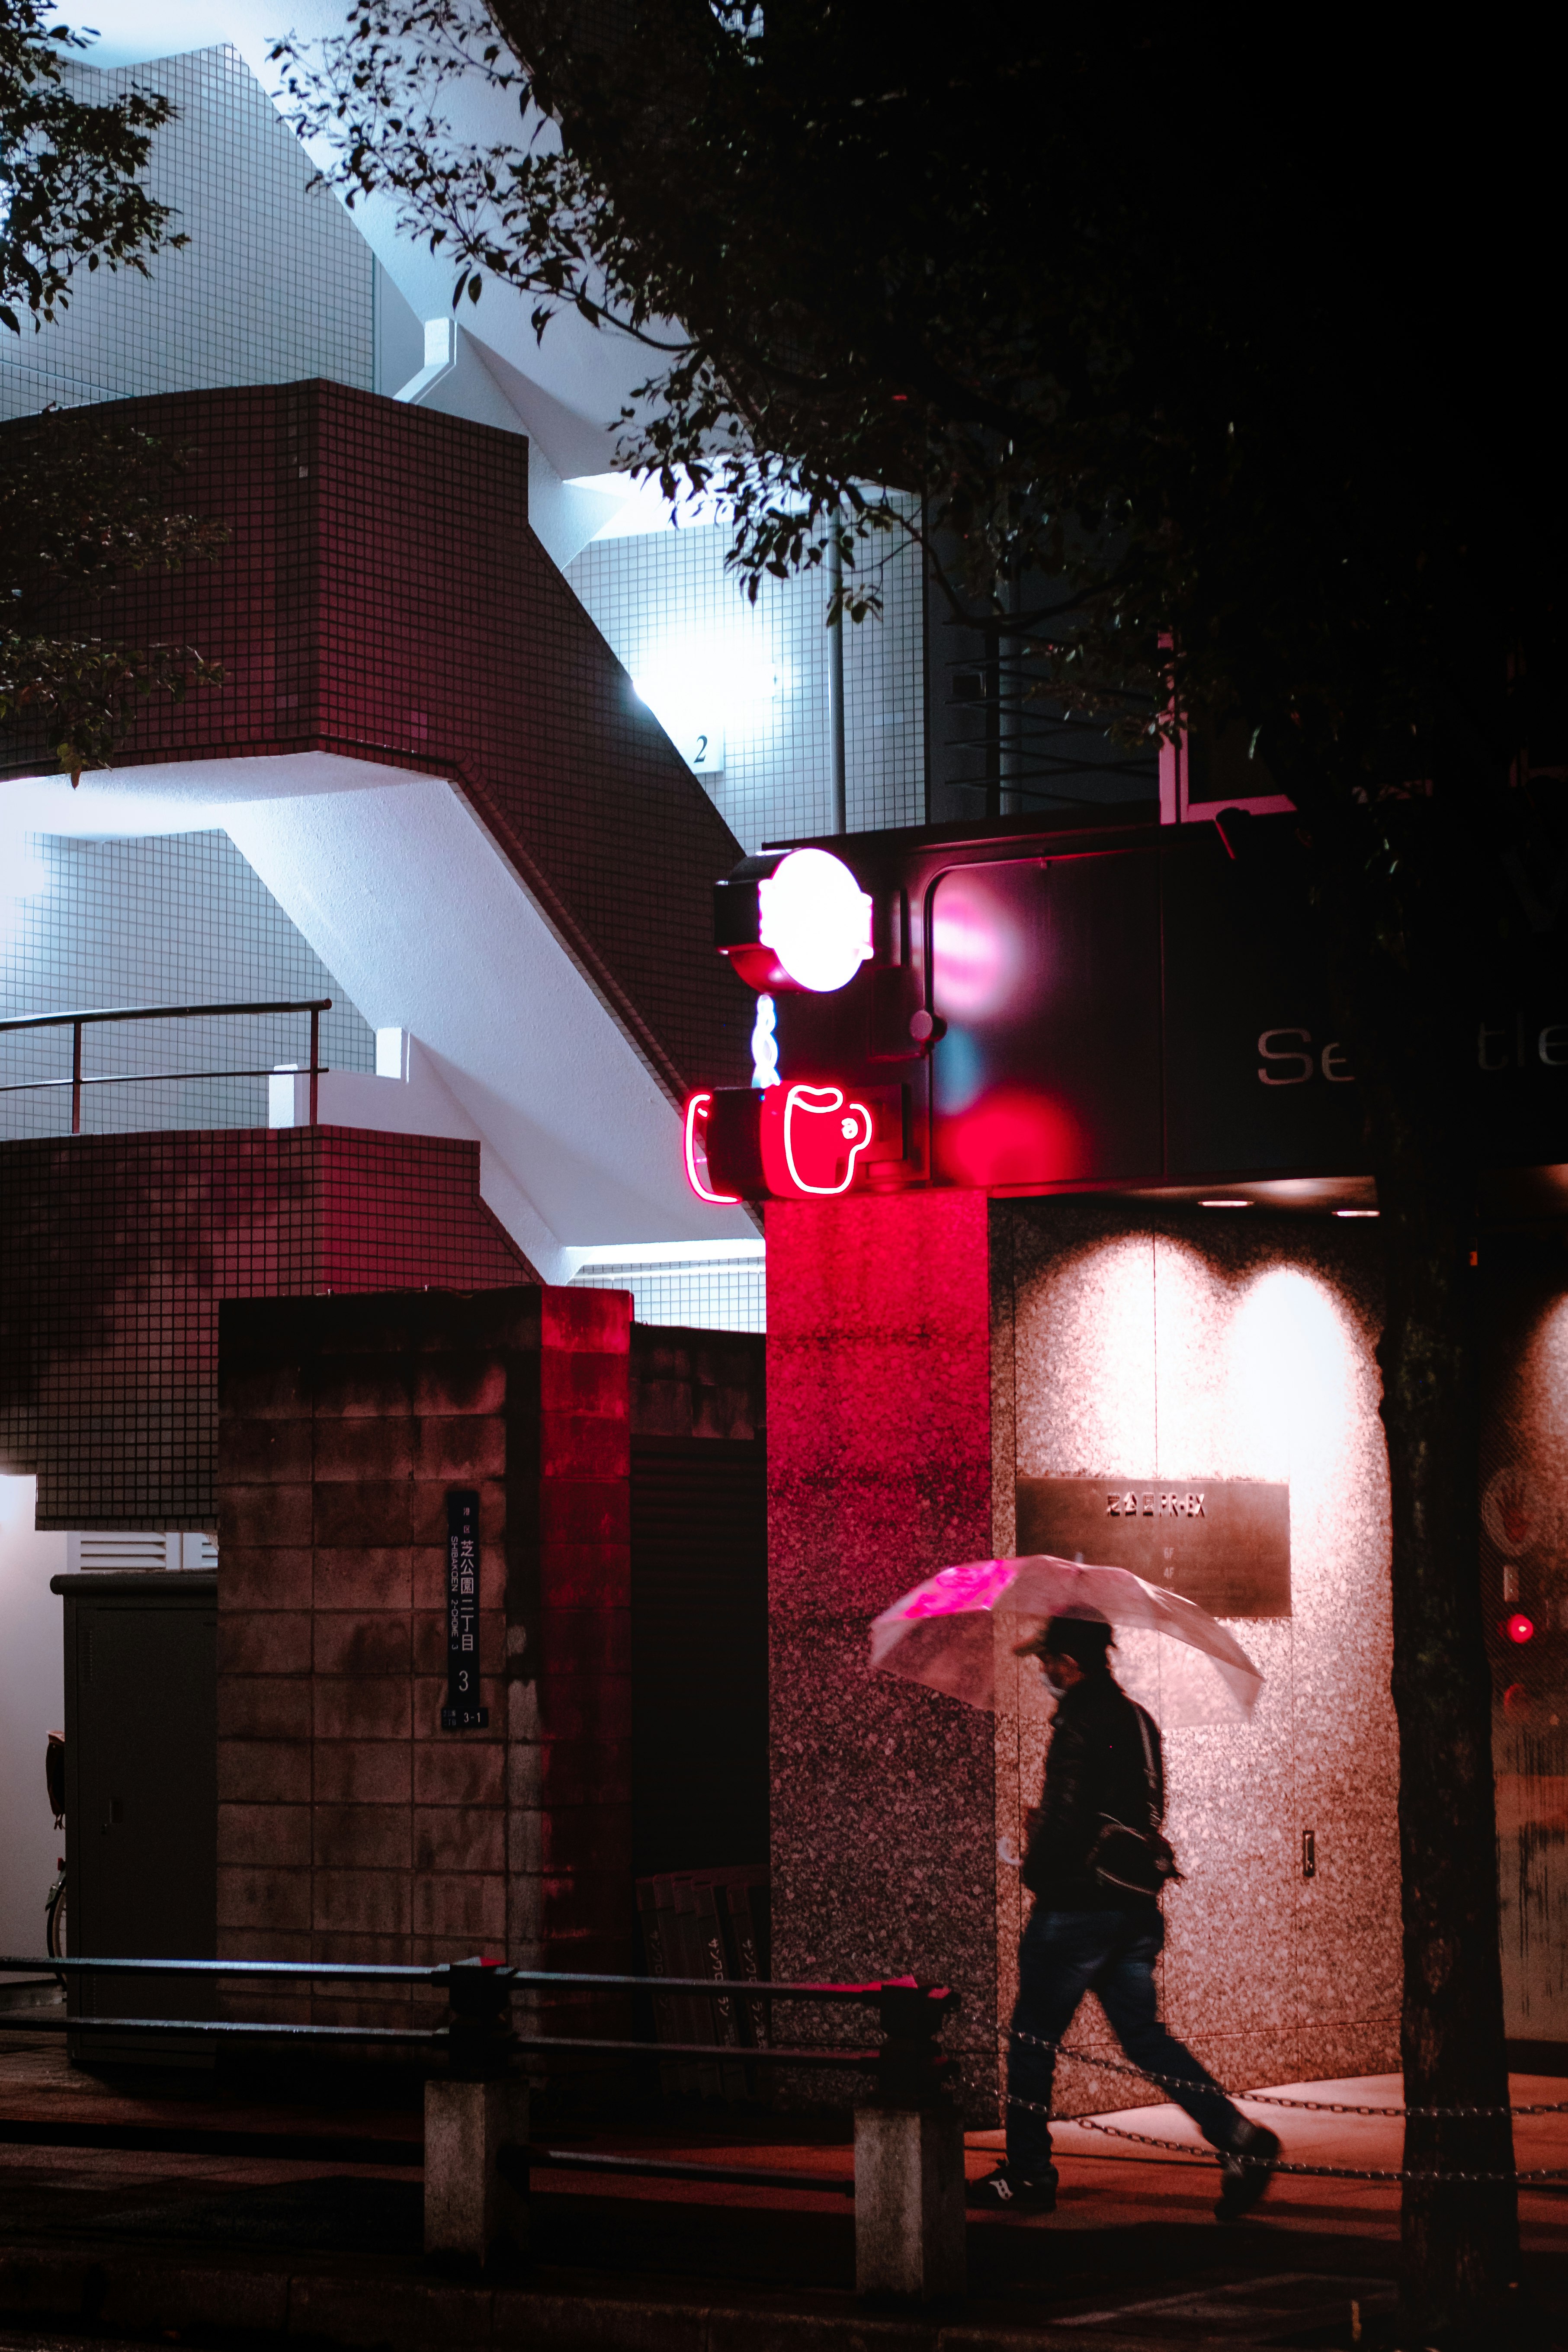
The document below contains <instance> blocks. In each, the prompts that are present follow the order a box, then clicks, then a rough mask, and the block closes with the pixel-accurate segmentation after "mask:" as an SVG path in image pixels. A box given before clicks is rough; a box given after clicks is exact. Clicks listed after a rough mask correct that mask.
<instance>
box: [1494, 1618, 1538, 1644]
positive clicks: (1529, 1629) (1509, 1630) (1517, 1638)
mask: <svg viewBox="0 0 1568 2352" xmlns="http://www.w3.org/2000/svg"><path fill="white" fill-rule="evenodd" d="M1498 1631H1499V1633H1500V1634H1501V1635H1502V1637H1503V1640H1504V1641H1505V1642H1511V1643H1513V1644H1514V1646H1515V1648H1516V1649H1521V1650H1522V1649H1523V1647H1524V1645H1525V1643H1527V1642H1533V1641H1534V1639H1535V1620H1534V1618H1533V1617H1527V1616H1526V1615H1525V1613H1524V1612H1523V1610H1522V1609H1510V1612H1509V1613H1508V1615H1507V1616H1506V1617H1505V1618H1504V1619H1503V1621H1502V1623H1501V1624H1500V1626H1499V1627H1498Z"/></svg>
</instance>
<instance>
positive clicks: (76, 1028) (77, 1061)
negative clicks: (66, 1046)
mask: <svg viewBox="0 0 1568 2352" xmlns="http://www.w3.org/2000/svg"><path fill="white" fill-rule="evenodd" d="M71 1133H72V1134H73V1135H79V1134H80V1133H81V1023H80V1022H79V1021H73V1022H72V1023H71Z"/></svg>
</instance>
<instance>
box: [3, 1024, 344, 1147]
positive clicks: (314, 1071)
mask: <svg viewBox="0 0 1568 2352" xmlns="http://www.w3.org/2000/svg"><path fill="white" fill-rule="evenodd" d="M331 1009H332V1000H331V997H330V996H291V997H283V998H278V999H276V1000H274V1001H271V1002H269V1003H265V1004H117V1005H100V1006H96V1007H93V1008H91V1009H85V1008H84V1009H83V1010H82V1011H80V1012H77V1013H22V1014H21V1015H20V1016H19V1017H18V1018H16V1019H14V1020H9V1021H0V1032H5V1031H6V1030H12V1029H68V1030H69V1031H70V1032H71V1074H70V1076H69V1077H68V1078H28V1079H25V1080H23V1081H22V1082H21V1083H20V1084H18V1085H14V1086H5V1087H0V1094H7V1095H25V1094H42V1093H44V1092H45V1091H47V1089H48V1088H49V1087H65V1086H68V1087H69V1088H70V1090H71V1133H72V1134H73V1135H79V1134H80V1133H81V1090H82V1088H83V1087H144V1086H151V1085H153V1084H154V1083H155V1082H156V1083H162V1082H163V1081H164V1080H167V1079H170V1078H268V1077H271V1076H274V1075H275V1073H274V1071H272V1070H121V1071H115V1072H112V1073H110V1075H108V1076H103V1077H95V1078H84V1077H83V1076H82V1074H81V1033H82V1031H83V1030H84V1029H86V1028H89V1027H90V1026H92V1024H94V1023H97V1022H101V1021H192V1020H196V1019H201V1018H216V1017H219V1016H225V1015H228V1014H235V1013H309V1014H310V1062H309V1064H308V1065H307V1067H308V1070H309V1074H310V1125H311V1126H312V1127H314V1126H315V1124H316V1102H317V1080H318V1079H319V1078H320V1076H321V1073H322V1070H323V1068H324V1064H323V1063H322V1061H321V1015H322V1013H330V1012H331Z"/></svg>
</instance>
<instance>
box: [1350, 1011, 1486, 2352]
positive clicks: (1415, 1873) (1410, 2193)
mask: <svg viewBox="0 0 1568 2352" xmlns="http://www.w3.org/2000/svg"><path fill="white" fill-rule="evenodd" d="M1401 994H1402V995H1403V994H1404V992H1403V991H1401ZM1402 1010H1403V1011H1405V1013H1410V1012H1412V1011H1414V1010H1415V1008H1414V1006H1413V1005H1412V1004H1411V1003H1410V1001H1409V999H1408V998H1406V999H1405V1004H1404V1006H1403V1008H1402ZM1426 1013H1427V1018H1426V1023H1424V1024H1422V1026H1424V1027H1425V1028H1426V1034H1427V1038H1428V1040H1432V1033H1433V1029H1434V1027H1435V1028H1436V1029H1437V1030H1438V1031H1439V1032H1440V1033H1441V1034H1440V1037H1439V1039H1437V1040H1433V1042H1434V1044H1435V1045H1436V1046H1437V1050H1436V1051H1434V1052H1432V1053H1431V1054H1430V1055H1422V1054H1420V1053H1419V1052H1417V1053H1416V1054H1415V1055H1412V1056H1410V1057H1409V1058H1408V1059H1406V1058H1405V1055H1399V1054H1398V1052H1397V1049H1396V1050H1395V1053H1394V1054H1392V1055H1388V1056H1387V1057H1386V1058H1385V1059H1384V1066H1383V1068H1382V1069H1381V1070H1380V1071H1376V1072H1369V1073H1368V1077H1369V1078H1370V1081H1371V1083H1370V1084H1369V1085H1367V1086H1366V1089H1365V1090H1366V1093H1367V1096H1368V1108H1369V1111H1370V1114H1371V1119H1372V1126H1373V1138H1374V1157H1375V1160H1376V1162H1377V1170H1378V1201H1379V1205H1380V1208H1381V1212H1382V1234H1383V1241H1384V1265H1385V1272H1386V1280H1387V1292H1388V1296H1387V1320H1386V1323H1385V1326H1384V1336H1383V1339H1382V1341H1381V1343H1380V1346H1379V1349H1378V1360H1379V1362H1380V1364H1381V1366H1382V1369H1383V1384H1384V1400H1383V1420H1384V1429H1385V1431H1386V1433H1387V1439H1388V1458H1389V1473H1390V1481H1391V1486H1392V1500H1393V1519H1394V1570H1393V1583H1394V1677H1393V1687H1394V1708H1395V1712H1396V1714H1397V1717H1398V1721H1399V1838H1400V1860H1401V1869H1402V1879H1403V1920H1404V1957H1405V2001H1404V2016H1403V2023H1402V2033H1401V2043H1402V2050H1403V2057H1404V2067H1405V2101H1406V2104H1407V2105H1410V2106H1413V2107H1419V2106H1467V2105H1478V2106H1488V2107H1492V2108H1500V2107H1504V2106H1506V2105H1507V2101H1508V2095H1509V2094H1508V2072H1507V2062H1506V2057H1505V2054H1504V2047H1503V2010H1502V1968H1501V1961H1500V1952H1499V1938H1498V1879H1497V1828H1496V1805H1495V1797H1494V1790H1493V1780H1492V1747H1491V1710H1492V1694H1491V1669H1490V1664H1489V1659H1488V1654H1487V1645H1486V1641H1485V1637H1484V1630H1483V1623H1482V1613H1481V1601H1480V1579H1479V1505H1478V1493H1477V1484H1478V1463H1477V1450H1478V1440H1479V1415H1478V1399H1477V1346H1476V1338H1475V1327H1476V1312H1475V1288H1476V1281H1477V1276H1476V1273H1475V1270H1474V1267H1475V1255H1474V1253H1475V1222H1474V1219H1475V1205H1474V1204H1475V1190H1474V1182H1473V1179H1472V1177H1471V1175H1470V1173H1469V1170H1470V1165H1471V1155H1472V1151H1473V1143H1472V1141H1471V1139H1470V1138H1469V1137H1468V1136H1467V1135H1465V1134H1463V1133H1462V1131H1461V1124H1462V1123H1461V1119H1460V1118H1457V1117H1455V1115H1454V1112H1453V1108H1452V1106H1453V1105H1454V1101H1455V1097H1456V1095H1457V1094H1458V1093H1459V1092H1460V1090H1461V1074H1460V1073H1459V1072H1458V1071H1455V1070H1453V1069H1451V1068H1446V1067H1443V1066H1442V1064H1443V1063H1444V1062H1445V1061H1446V1060H1447V1054H1446V1053H1445V1052H1444V1051H1443V1050H1442V1048H1443V1047H1444V1046H1448V1047H1449V1048H1450V1050H1451V1048H1452V1046H1453V1045H1454V1044H1456V1043H1457V1042H1458V1034H1462V1033H1456V1031H1455V1030H1453V1029H1451V1028H1449V1026H1448V1024H1447V1023H1445V1022H1441V1021H1438V1022H1436V1023H1434V1022H1433V1020H1432V1011H1431V1007H1430V1003H1428V1005H1427V1007H1426ZM1417 1018H1418V1019H1419V1015H1417ZM1380 1025H1381V1024H1380ZM1408 1036H1409V1032H1408V1030H1407V1031H1406V1040H1408ZM1388 1042H1389V1041H1388V1032H1387V1029H1386V1027H1384V1044H1385V1045H1386V1044H1387V1043H1388ZM1407 1051H1408V1046H1406V1052H1407ZM1401 1064H1402V1065H1403V1066H1401ZM1445 1105H1447V1106H1448V1108H1447V1115H1445V1108H1444V1106H1445ZM1368 1894H1369V1897H1373V1895H1374V1891H1373V1890H1372V1889H1369V1890H1368ZM1513 2163H1514V2158H1513V2138H1512V2125H1511V2118H1510V2117H1509V2116H1506V2115H1492V2116H1470V2117H1458V2118H1452V2119H1435V2118H1429V2117H1424V2116H1411V2117H1410V2118H1409V2120H1408V2121H1407V2124H1406V2126H1405V2165H1406V2168H1410V2169H1415V2170H1424V2169H1432V2170H1436V2171H1441V2172H1444V2173H1468V2174H1472V2175H1473V2174H1476V2173H1482V2172H1492V2173H1503V2174H1508V2173H1511V2171H1512V2169H1513ZM1403 2242H1404V2293H1403V2298H1402V2299H1403V2304H1404V2317H1405V2321H1406V2322H1407V2323H1408V2324H1411V2325H1413V2326H1416V2327H1418V2328H1420V2329H1421V2330H1423V2331H1425V2332H1424V2334H1423V2336H1422V2340H1429V2336H1430V2333H1431V2331H1432V2330H1433V2329H1435V2328H1436V2327H1439V2326H1444V2325H1447V2326H1455V2325H1458V2326H1461V2327H1462V2326H1465V2325H1466V2324H1467V2323H1470V2324H1482V2325H1484V2324H1485V2322H1486V2319H1487V2316H1488V2315H1494V2316H1495V2315H1496V2314H1497V2313H1498V2311H1499V2308H1500V2305H1501V2304H1502V2303H1503V2300H1504V2297H1505V2295H1506V2293H1507V2290H1508V2288H1509V2286H1510V2284H1512V2283H1513V2282H1515V2281H1516V2280H1517V2279H1518V2276H1519V2217H1518V2195H1517V2191H1516V2189H1515V2188H1514V2186H1513V2184H1512V2182H1511V2180H1501V2181H1491V2182H1486V2181H1479V2180H1474V2179H1471V2180H1468V2181H1455V2180H1444V2181H1441V2182H1437V2181H1423V2180H1410V2181H1407V2182H1406V2183H1405V2193H1404V2202H1403Z"/></svg>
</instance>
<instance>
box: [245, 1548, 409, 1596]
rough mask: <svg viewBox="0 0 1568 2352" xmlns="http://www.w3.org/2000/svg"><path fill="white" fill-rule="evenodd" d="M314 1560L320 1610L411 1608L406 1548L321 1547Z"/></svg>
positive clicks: (315, 1589)
mask: <svg viewBox="0 0 1568 2352" xmlns="http://www.w3.org/2000/svg"><path fill="white" fill-rule="evenodd" d="M313 1561H314V1576H313V1583H312V1589H311V1598H312V1599H313V1601H314V1602H315V1605H316V1607H317V1608H318V1609H356V1610H365V1609H406V1608H407V1607H408V1606H409V1605H410V1602H411V1601H412V1598H413V1585H414V1568H413V1553H412V1552H411V1551H410V1550H409V1549H407V1548H406V1547H405V1546H404V1545H401V1544H378V1545H372V1544H360V1545H342V1546H334V1545H330V1544H321V1545H318V1546H317V1548H316V1550H315V1553H314V1555H313ZM226 1572H227V1566H226V1564H225V1573H226Z"/></svg>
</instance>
